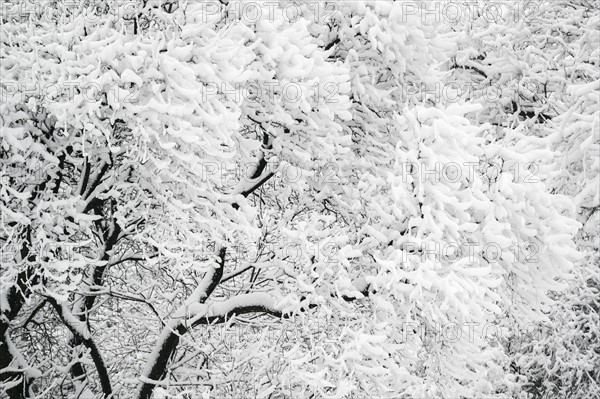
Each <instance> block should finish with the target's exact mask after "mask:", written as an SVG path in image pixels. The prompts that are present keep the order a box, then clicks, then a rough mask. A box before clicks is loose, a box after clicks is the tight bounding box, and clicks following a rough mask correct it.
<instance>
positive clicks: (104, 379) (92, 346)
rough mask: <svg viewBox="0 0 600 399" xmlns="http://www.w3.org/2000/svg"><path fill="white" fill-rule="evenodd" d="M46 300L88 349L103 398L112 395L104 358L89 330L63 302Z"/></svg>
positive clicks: (52, 299)
mask: <svg viewBox="0 0 600 399" xmlns="http://www.w3.org/2000/svg"><path fill="white" fill-rule="evenodd" d="M48 301H49V302H50V304H51V305H52V307H54V310H56V313H57V314H58V317H59V318H60V319H61V321H62V322H63V324H64V325H65V326H67V328H68V329H69V331H71V333H72V334H73V335H74V336H75V337H76V338H77V339H78V341H79V342H81V343H83V345H85V346H86V348H88V349H89V350H90V356H91V357H92V361H93V362H94V366H96V371H97V372H98V377H100V386H101V387H102V392H103V393H104V398H109V397H110V396H111V395H112V386H111V384H110V378H109V376H108V370H107V368H106V364H105V363H104V360H103V359H102V354H101V353H100V349H98V346H96V343H95V342H94V340H93V339H92V336H91V334H90V331H89V330H88V329H87V327H86V325H85V323H84V322H82V321H80V320H78V319H77V318H75V316H73V314H72V313H71V311H70V310H69V309H68V308H67V307H66V306H65V305H64V304H59V303H58V302H57V301H56V299H54V298H48Z"/></svg>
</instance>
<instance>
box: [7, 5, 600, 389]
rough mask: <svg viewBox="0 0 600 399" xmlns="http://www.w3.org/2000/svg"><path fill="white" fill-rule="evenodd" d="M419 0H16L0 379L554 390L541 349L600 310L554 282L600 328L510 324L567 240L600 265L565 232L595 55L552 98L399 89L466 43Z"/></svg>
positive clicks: (563, 276)
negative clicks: (496, 98) (527, 333)
mask: <svg viewBox="0 0 600 399" xmlns="http://www.w3.org/2000/svg"><path fill="white" fill-rule="evenodd" d="M225 3H226V4H225ZM413 3H415V2H388V1H364V2H358V1H352V2H337V3H319V4H316V3H312V2H298V5H297V10H298V14H297V15H298V17H297V18H291V17H290V14H289V13H287V14H286V13H284V10H288V11H289V7H288V8H286V9H283V8H281V7H280V6H276V7H275V6H273V5H268V4H263V5H262V6H261V7H260V10H262V12H260V13H259V14H258V18H248V16H247V15H246V16H244V15H243V14H242V15H236V13H235V12H234V10H236V7H238V8H237V9H239V7H240V3H237V2H232V1H231V2H223V3H218V2H215V3H210V4H209V3H206V2H167V1H163V2H158V1H143V2H138V3H134V2H131V3H128V4H126V5H124V4H123V2H118V1H108V2H100V1H95V0H94V1H85V2H81V3H80V4H79V5H77V7H74V6H73V3H72V2H66V1H65V2H63V1H53V2H49V3H48V4H47V5H46V6H44V7H39V8H34V9H33V10H28V11H27V12H28V13H29V14H28V15H26V16H24V11H23V9H22V8H19V6H18V4H17V2H14V3H9V5H10V6H11V7H8V10H9V11H10V12H7V13H4V14H3V16H2V18H3V26H2V30H3V39H2V40H3V45H2V48H1V49H0V57H1V58H0V59H1V64H0V68H1V72H2V89H3V94H2V99H1V104H0V109H1V112H0V117H1V124H2V125H1V130H0V135H1V140H2V141H1V146H0V152H1V154H2V157H1V162H2V163H1V167H2V176H1V178H2V181H1V187H0V201H1V202H0V211H1V215H2V217H1V220H0V223H1V224H2V228H1V229H0V245H2V252H1V255H2V266H1V271H2V275H1V277H0V284H1V285H0V288H1V291H0V309H1V312H2V316H1V318H0V336H1V339H2V341H1V342H0V389H1V390H2V391H3V394H6V395H8V397H10V398H11V399H13V398H46V397H65V398H88V397H90V398H91V397H104V398H115V397H119V398H136V399H142V398H144V399H146V398H150V397H156V398H185V397H189V395H191V396H192V397H205V396H206V395H208V397H211V398H212V397H215V398H221V397H240V398H242V397H271V398H275V397H301V398H304V397H306V398H310V397H337V398H355V397H356V398H358V397H365V396H370V397H381V398H416V397H419V398H455V397H486V398H487V397H489V398H510V397H517V396H518V395H520V394H521V392H524V391H526V390H527V391H528V393H527V394H528V395H530V396H532V397H535V395H537V394H538V393H540V392H546V391H541V390H538V391H535V390H533V389H532V388H531V387H532V386H533V385H534V384H533V383H532V381H535V378H538V379H540V378H541V379H544V378H548V379H550V380H552V378H554V377H553V376H548V377H545V374H543V373H544V372H546V371H547V370H548V369H549V367H545V364H544V363H543V362H542V361H541V360H540V359H541V355H540V353H543V352H544V348H545V347H548V346H551V345H554V346H553V348H557V349H556V351H561V350H563V349H562V348H571V347H573V346H572V345H575V346H576V347H577V348H580V349H581V350H582V351H583V349H584V344H585V343H589V342H592V341H593V340H594V339H595V340H597V335H593V334H595V332H594V329H596V330H595V331H597V320H598V319H597V317H596V318H594V317H595V316H594V314H593V313H590V312H588V313H582V312H581V311H580V310H579V309H580V308H579V307H578V306H579V302H577V301H578V300H576V299H570V302H567V303H568V305H565V309H568V310H569V311H568V312H567V313H564V314H566V315H567V316H566V317H567V319H568V320H569V321H567V323H566V324H565V327H564V328H566V329H568V332H571V333H572V332H573V331H575V330H574V328H575V327H573V326H574V325H575V324H577V321H576V320H580V319H581V318H582V317H583V316H582V315H584V314H585V315H589V317H587V318H586V320H587V323H588V326H589V327H588V330H587V331H591V332H589V335H588V336H586V339H587V341H585V342H580V341H578V340H577V339H576V337H575V336H574V334H571V335H569V334H564V333H563V332H561V331H559V332H557V334H560V335H556V334H555V335H550V336H549V337H548V338H546V341H542V340H537V341H528V342H526V343H525V344H524V345H523V346H522V348H521V349H520V351H519V350H517V351H515V349H514V348H515V346H514V345H512V344H513V343H514V342H515V340H516V338H515V337H513V336H512V335H510V334H507V333H504V331H509V330H514V326H523V325H527V324H528V323H536V325H538V324H539V323H548V322H549V321H550V318H549V315H551V317H552V318H554V317H555V316H554V315H555V314H556V312H557V310H556V309H558V308H557V306H559V307H560V306H563V305H557V304H556V303H557V299H558V301H559V302H561V303H565V302H564V300H563V299H562V298H563V297H562V296H561V295H563V294H561V293H560V292H561V290H564V288H565V286H567V285H568V284H564V283H563V281H570V282H572V281H575V280H573V279H570V276H571V274H570V272H571V270H575V272H574V274H576V271H577V270H580V269H578V267H575V268H574V267H573V266H574V265H576V266H577V265H580V264H581V262H583V260H582V259H588V263H586V265H588V267H589V270H593V265H594V264H595V265H597V257H596V258H595V259H596V260H594V258H593V256H583V255H582V254H581V253H580V252H579V251H578V250H577V248H578V247H577V246H576V242H575V239H576V238H578V237H580V236H581V234H582V233H581V231H580V228H581V227H582V226H585V227H584V228H583V231H584V232H588V230H589V229H590V227H589V226H590V224H589V223H588V222H587V219H585V218H584V219H585V220H584V219H582V218H581V217H580V219H579V221H577V219H576V216H577V212H578V211H579V210H581V209H588V208H589V207H594V206H595V207H596V208H597V203H598V198H597V197H594V195H593V186H591V184H593V182H594V179H595V178H597V169H598V166H597V165H596V164H594V165H595V166H594V167H595V169H594V168H592V169H591V170H590V169H589V168H588V167H587V166H585V167H584V165H588V164H587V163H581V162H583V161H580V159H583V158H584V157H583V156H582V155H581V154H580V153H578V152H577V151H578V148H581V147H585V146H587V147H586V148H589V151H596V150H597V141H598V136H597V128H598V113H597V111H594V108H593V107H594V105H595V104H594V103H593V94H594V93H595V92H597V91H598V88H597V86H593V84H594V81H595V82H597V79H598V76H590V78H589V79H590V82H586V84H589V86H585V87H583V86H580V87H576V86H572V87H571V88H570V90H571V91H568V93H569V95H571V96H574V97H577V96H579V97H584V100H582V101H583V103H582V104H583V105H582V104H581V102H577V103H575V102H573V103H569V102H566V101H564V102H562V101H561V102H560V105H565V107H566V108H565V109H567V108H568V111H565V110H564V109H561V115H562V116H560V117H559V116H557V117H555V118H554V119H553V121H556V122H552V123H556V124H555V125H553V124H550V123H547V121H546V120H545V119H543V118H542V119H540V118H538V119H536V121H537V122H536V123H532V122H531V121H530V120H522V119H523V117H522V116H521V117H520V118H519V114H518V112H517V111H515V114H516V115H513V116H514V118H513V119H514V120H513V119H510V120H508V117H507V118H504V117H503V115H505V114H502V113H501V112H500V111H499V110H498V109H495V108H494V107H496V108H498V104H497V103H494V104H492V103H489V102H486V101H485V100H486V99H476V101H473V99H465V101H460V102H450V101H447V100H446V99H444V98H438V99H436V101H434V102H433V103H432V102H431V101H424V98H423V96H422V95H421V93H420V92H415V91H414V90H413V89H412V88H414V87H427V88H429V87H432V85H435V84H436V83H438V82H442V81H443V79H444V78H448V77H449V76H451V74H452V73H453V71H457V70H458V69H460V68H458V63H457V62H459V61H461V60H462V61H464V59H463V58H464V57H465V56H463V58H461V56H460V54H461V51H465V50H464V49H465V46H466V45H465V43H464V42H463V41H461V40H458V39H457V38H456V37H455V36H454V35H453V34H452V33H451V31H452V29H451V28H452V27H451V26H450V27H449V26H448V24H446V25H444V24H439V23H436V22H435V21H428V20H423V18H422V16H421V15H420V14H418V13H415V12H414V10H415V8H414V7H413V5H414V4H413ZM415 4H416V3H415ZM552 10H554V9H552ZM226 11H229V12H226ZM594 15H595V17H594V18H595V19H594V18H591V17H590V16H589V15H587V14H586V15H581V19H582V21H585V20H586V19H588V18H589V21H591V22H589V23H588V25H589V29H591V30H593V29H595V28H597V26H596V25H597V23H598V19H597V13H596V14H594ZM594 21H595V22H594ZM594 24H596V25H594ZM476 29H479V28H478V27H474V28H473V30H476ZM481 29H482V30H483V29H484V28H483V27H481ZM506 30H507V31H508V32H514V31H515V30H514V29H513V30H511V29H508V28H506ZM478 37H481V36H478ZM582 40H583V39H582ZM467 44H468V42H467ZM489 45H490V44H489V42H488V41H482V43H479V42H475V41H474V42H473V46H474V47H476V48H477V46H480V47H479V49H480V50H481V51H482V52H483V51H486V54H488V55H490V56H491V54H493V51H492V49H487V47H485V46H489ZM461 46H462V47H461ZM532 47H535V44H532ZM472 50H473V49H472ZM473 51H475V50H473ZM477 51H479V50H477ZM582 51H583V50H582ZM589 51H593V50H589ZM456 54H459V56H456ZM474 57H475V56H474ZM515 57H516V56H515ZM455 61H456V62H455ZM493 62H494V61H491V62H490V65H494V64H493ZM497 65H499V64H496V66H497ZM502 65H504V64H502ZM590 65H591V64H590ZM595 65H596V67H597V63H596V64H595ZM490 68H491V66H490ZM509 72H510V71H508V72H507V71H502V70H500V71H497V73H496V72H494V74H490V79H491V78H492V75H493V76H496V75H497V74H499V75H501V76H503V75H502V73H505V75H506V74H509ZM461 76H462V77H461V79H472V78H469V77H465V76H464V75H461ZM515 79H516V78H515ZM594 79H595V80H594ZM504 81H505V80H499V81H497V80H493V81H492V82H493V83H494V84H498V85H502V84H503V83H502V82H504ZM573 84H575V83H573ZM577 84H579V83H577ZM409 87H410V88H411V89H410V90H409V89H408V88H409ZM586 87H587V88H586ZM578 90H579V91H578ZM596 104H597V103H596ZM558 105H559V104H556V106H557V107H558ZM569 107H570V108H569ZM547 112H549V111H546V110H544V111H543V113H547ZM594 112H596V113H594ZM561 118H562V119H561ZM573 118H576V119H577V118H578V119H577V120H579V121H580V123H574V121H575V120H576V119H573ZM571 124H572V126H571ZM558 126H563V128H559V127H558ZM594 128H595V129H596V130H593V129H594ZM553 129H554V130H553ZM588 129H589V130H592V131H593V132H596V133H594V134H595V136H594V135H592V136H591V137H592V139H589V136H587V135H586V131H588ZM556 132H567V133H565V135H566V137H562V136H561V137H562V139H561V140H559V139H558V137H559V136H560V135H561V134H563V133H556ZM574 137H577V139H575V138H574ZM549 143H551V145H549ZM569 143H571V144H572V145H570V146H569ZM573 143H577V145H574V144H573ZM561 146H563V147H565V148H567V149H568V150H564V149H563V147H561ZM594 149H596V150H594ZM559 151H562V154H563V158H560V154H561V153H559ZM564 154H569V155H564ZM574 159H575V160H576V161H573V160H574ZM577 162H580V164H577ZM572 164H576V165H575V166H571V165H572ZM486 165H488V166H489V165H494V168H491V167H486ZM497 165H500V166H497ZM523 165H534V167H535V166H536V165H537V169H535V172H536V173H535V176H534V177H535V179H524V177H527V176H530V175H528V174H527V173H528V171H529V172H531V168H530V169H524V168H523ZM560 173H563V174H564V175H562V176H561V175H560ZM530 177H531V176H530ZM565 182H567V183H568V184H567V183H565ZM584 182H585V183H584ZM561 184H562V185H561ZM569 184H571V185H570V186H569ZM596 184H597V183H596ZM580 185H584V186H585V187H586V190H580V192H581V194H579V193H578V192H573V189H572V187H579V186H580ZM567 186H568V187H571V188H569V189H566V188H565V187H567ZM588 187H592V188H589V189H588ZM583 193H585V194H583ZM594 201H595V202H594ZM592 214H593V215H595V213H592ZM586 217H587V216H586ZM594 217H597V216H594ZM588 235H589V234H588ZM584 239H585V240H588V236H587V235H586V236H585V237H584ZM585 240H584V241H585ZM596 240H597V238H596ZM580 241H581V240H580ZM588 241H589V240H588ZM588 241H586V242H588ZM596 242H597V241H596ZM577 244H579V241H578V242H577ZM526 246H529V247H533V248H537V249H538V250H537V251H536V252H535V257H534V258H532V256H531V255H532V254H531V253H530V252H527V250H526V248H524V247H526ZM490 248H491V251H490V250H489V249H490ZM595 248H596V251H597V245H596V247H595ZM483 249H485V250H483ZM579 249H581V245H580V246H579ZM465 251H466V252H465ZM594 262H596V263H594ZM581 270H583V269H581ZM577 281H587V283H586V284H587V285H586V286H581V285H580V286H573V285H571V288H569V289H568V290H567V291H566V292H572V293H573V295H571V296H569V298H580V299H581V300H582V301H584V302H585V304H586V305H585V306H591V307H592V309H595V312H596V313H595V314H596V315H597V309H598V308H597V305H596V307H595V308H593V306H592V305H589V304H590V303H592V304H593V301H594V294H595V293H597V284H596V285H595V286H594V285H593V284H591V283H590V281H591V280H590V278H587V277H585V278H580V279H579V280H577ZM595 281H597V274H596V280H595ZM570 284H572V283H570ZM594 287H595V288H594ZM594 290H595V291H594ZM565 295H568V294H565ZM596 300H597V299H596ZM590 301H591V302H590ZM596 304H597V302H596ZM569 323H570V324H569ZM594 323H596V324H594ZM567 325H568V326H570V327H566V326H567ZM577 325H581V324H577ZM490 326H491V327H493V328H495V329H496V330H497V332H498V334H499V335H500V337H498V339H495V338H493V337H491V336H490V334H485V333H483V332H484V331H483V330H482V329H484V328H486V327H490ZM436 331H437V332H436ZM563 331H564V330H563ZM432 332H433V333H432ZM570 337H573V340H574V341H570ZM588 338H589V339H588ZM559 344H560V345H562V346H560V345H559ZM563 352H564V350H563ZM578 353H582V356H580V357H577V356H576V357H575V358H576V360H574V361H576V363H575V364H574V366H573V367H572V368H571V370H575V372H577V371H581V373H580V374H582V373H584V372H585V373H587V374H586V375H588V376H589V375H590V374H589V373H590V370H592V369H590V368H587V366H586V365H585V363H586V362H587V361H590V362H598V353H597V352H595V354H594V352H590V351H587V352H585V353H583V352H578ZM529 358H530V359H533V360H535V361H537V363H535V367H532V368H531V372H530V373H528V372H526V371H525V370H524V369H523V368H524V367H531V366H528V365H531V364H534V363H533V362H529V363H527V359H529ZM575 358H574V359H575ZM582 359H584V360H582ZM582 375H583V374H582ZM582 378H583V377H582ZM561 381H563V384H573V383H574V382H573V379H569V378H565V379H563V380H561ZM578 381H583V380H582V379H581V378H580V379H579V380H578ZM586 381H590V383H589V386H592V385H591V384H592V383H593V381H594V377H593V375H592V376H591V377H590V378H589V379H587V380H586ZM575 383H577V382H575ZM538 385H539V384H538ZM542 385H543V384H542ZM561 392H563V391H561Z"/></svg>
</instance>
